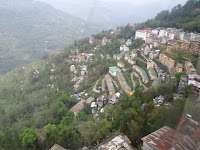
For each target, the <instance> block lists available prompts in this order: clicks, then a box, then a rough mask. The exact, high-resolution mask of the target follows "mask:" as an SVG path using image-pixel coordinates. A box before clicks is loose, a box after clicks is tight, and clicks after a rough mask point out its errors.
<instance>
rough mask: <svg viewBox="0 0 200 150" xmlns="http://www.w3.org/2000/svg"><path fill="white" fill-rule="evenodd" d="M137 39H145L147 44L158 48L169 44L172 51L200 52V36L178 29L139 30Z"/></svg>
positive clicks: (136, 35)
mask: <svg viewBox="0 0 200 150" xmlns="http://www.w3.org/2000/svg"><path fill="white" fill-rule="evenodd" d="M135 38H136V39H139V38H140V39H143V40H144V41H145V43H146V44H151V45H152V46H154V47H157V46H159V45H161V44H169V45H170V46H169V48H171V49H184V50H188V51H192V52H197V53H199V52H200V47H199V46H198V44H197V43H198V42H200V34H197V33H187V32H183V31H182V30H181V29H176V28H167V29H166V28H162V27H160V28H157V29H151V28H146V29H145V30H138V31H136V34H135Z"/></svg>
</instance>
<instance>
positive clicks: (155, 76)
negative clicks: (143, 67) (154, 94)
mask: <svg viewBox="0 0 200 150" xmlns="http://www.w3.org/2000/svg"><path fill="white" fill-rule="evenodd" d="M148 72H149V76H150V78H151V80H156V78H157V74H156V71H155V69H154V68H149V69H148Z"/></svg>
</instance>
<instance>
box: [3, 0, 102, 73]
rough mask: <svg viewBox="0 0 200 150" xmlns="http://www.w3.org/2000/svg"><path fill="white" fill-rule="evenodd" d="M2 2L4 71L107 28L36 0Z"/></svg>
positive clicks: (50, 53) (47, 54) (40, 58)
mask: <svg viewBox="0 0 200 150" xmlns="http://www.w3.org/2000/svg"><path fill="white" fill-rule="evenodd" d="M0 5H1V7H0V33H1V34H0V52H1V59H0V75H2V74H5V73H7V72H9V71H11V70H12V69H14V68H16V67H19V66H23V65H26V64H28V63H30V62H34V61H38V60H42V59H45V58H47V57H48V56H49V55H52V54H53V53H55V52H57V51H59V50H61V49H64V47H65V46H67V45H69V44H72V43H73V42H74V41H75V40H78V39H82V38H84V37H86V36H90V35H91V34H92V33H96V32H99V31H101V30H102V29H103V27H100V26H98V25H90V26H88V25H87V26H86V22H85V21H83V20H81V19H79V18H75V17H72V16H70V15H68V14H65V13H63V12H61V11H58V10H56V9H55V8H53V7H51V6H49V5H47V4H45V3H42V2H38V1H37V2H34V0H28V1H27V0H15V1H12V0H6V1H1V2H0Z"/></svg>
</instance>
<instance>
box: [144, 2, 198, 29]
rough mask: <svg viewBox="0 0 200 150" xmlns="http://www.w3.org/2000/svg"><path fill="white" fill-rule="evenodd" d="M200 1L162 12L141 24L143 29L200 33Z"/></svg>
mask: <svg viewBox="0 0 200 150" xmlns="http://www.w3.org/2000/svg"><path fill="white" fill-rule="evenodd" d="M199 8H200V1H197V0H188V1H187V3H186V4H185V5H184V6H181V5H180V4H179V5H177V6H175V7H174V8H173V9H172V10H171V12H169V11H167V10H164V11H162V12H160V13H158V15H157V16H156V17H155V18H154V19H150V20H148V21H146V22H145V23H143V26H145V27H175V28H184V30H186V31H191V32H194V31H196V32H200V28H199V22H200V20H199V19H200V11H199Z"/></svg>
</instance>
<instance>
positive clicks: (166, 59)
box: [159, 54, 175, 68]
mask: <svg viewBox="0 0 200 150" xmlns="http://www.w3.org/2000/svg"><path fill="white" fill-rule="evenodd" d="M159 61H160V62H161V63H163V64H164V65H166V66H167V67H169V68H173V67H174V65H175V61H174V60H173V59H171V58H169V57H167V56H166V55H165V54H160V56H159Z"/></svg>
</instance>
